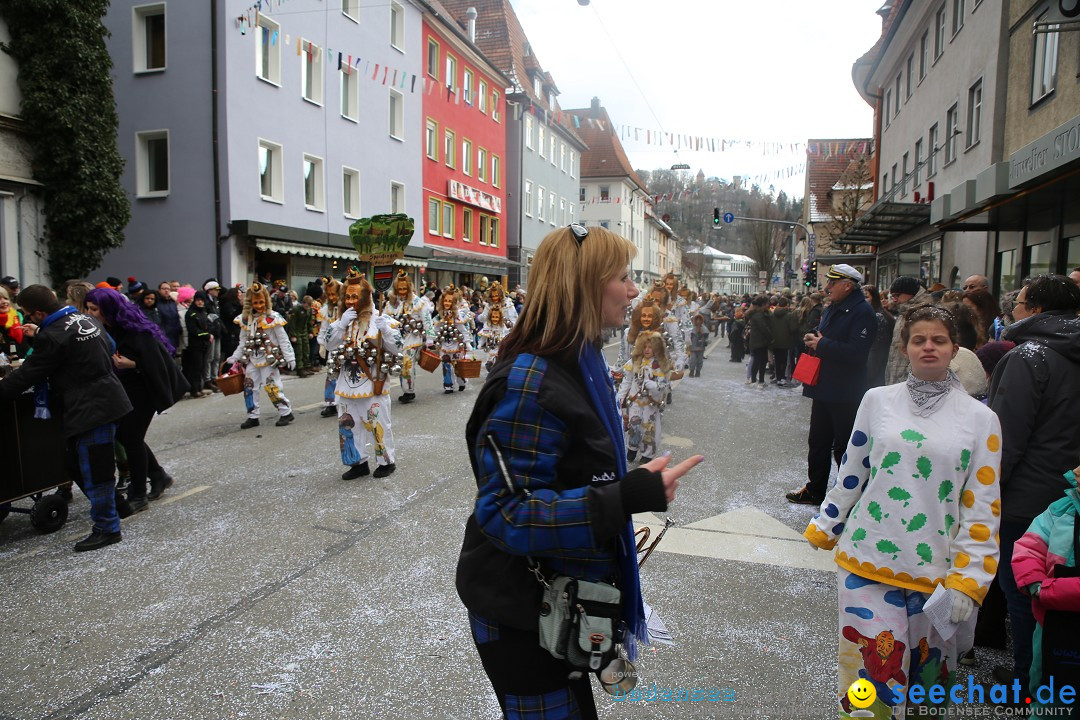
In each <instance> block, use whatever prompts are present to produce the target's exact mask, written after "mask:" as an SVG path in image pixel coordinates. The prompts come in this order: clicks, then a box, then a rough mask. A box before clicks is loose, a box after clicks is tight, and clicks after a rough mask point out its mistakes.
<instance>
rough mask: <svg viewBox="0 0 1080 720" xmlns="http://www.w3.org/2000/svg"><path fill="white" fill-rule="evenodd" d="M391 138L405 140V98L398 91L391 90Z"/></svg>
mask: <svg viewBox="0 0 1080 720" xmlns="http://www.w3.org/2000/svg"><path fill="white" fill-rule="evenodd" d="M390 137H392V138H394V139H395V140H404V139H405V96H404V95H402V94H401V93H399V92H398V91H397V90H394V89H392V88H391V90H390Z"/></svg>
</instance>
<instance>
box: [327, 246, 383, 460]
mask: <svg viewBox="0 0 1080 720" xmlns="http://www.w3.org/2000/svg"><path fill="white" fill-rule="evenodd" d="M339 294H340V299H341V303H340V306H339V309H340V316H339V317H338V319H337V321H336V322H334V323H332V324H331V325H330V328H329V336H328V337H327V343H326V348H327V352H328V353H329V355H328V363H327V364H328V366H329V367H330V368H333V370H334V372H335V373H336V375H337V382H336V384H335V387H334V395H335V396H336V397H337V414H338V443H339V447H340V448H341V462H343V463H344V464H345V465H346V466H348V468H349V469H348V470H346V471H345V473H344V474H343V475H342V476H341V479H342V480H353V479H355V478H358V477H361V476H364V475H367V474H368V473H369V472H371V469H370V468H369V466H368V457H369V455H368V449H367V446H368V443H369V442H370V443H371V444H372V448H373V450H372V452H373V454H374V456H375V464H376V465H377V467H376V468H375V472H374V474H373V477H377V478H378V477H386V476H387V475H389V474H391V473H392V472H394V470H395V469H396V466H395V464H394V432H393V430H392V429H391V424H390V388H389V383H388V382H387V381H388V380H389V378H390V376H391V375H395V374H397V373H398V372H401V366H400V365H399V359H400V358H399V356H398V354H397V351H398V348H399V347H400V342H401V340H400V335H399V334H398V332H397V330H396V328H395V326H396V325H397V321H395V320H393V319H392V318H389V317H387V316H385V315H380V314H378V313H376V312H375V303H374V294H373V292H372V288H371V285H370V284H369V283H368V281H367V280H366V279H365V278H364V277H363V276H362V275H361V274H360V272H359V270H357V268H355V267H353V268H350V269H349V275H348V277H347V278H346V279H345V284H344V285H343V286H342V288H341V291H340V293H339Z"/></svg>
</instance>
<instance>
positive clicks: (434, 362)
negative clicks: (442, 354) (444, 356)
mask: <svg viewBox="0 0 1080 720" xmlns="http://www.w3.org/2000/svg"><path fill="white" fill-rule="evenodd" d="M440 365H442V360H441V359H440V358H439V355H438V353H433V352H432V351H430V350H427V349H424V350H421V351H420V367H422V368H424V369H425V370H427V371H428V372H435V370H436V369H437V368H438V367H439V366H440Z"/></svg>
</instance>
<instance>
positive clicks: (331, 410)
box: [319, 405, 337, 417]
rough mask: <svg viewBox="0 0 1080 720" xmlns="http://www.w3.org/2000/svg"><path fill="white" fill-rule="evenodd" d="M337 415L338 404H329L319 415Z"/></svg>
mask: <svg viewBox="0 0 1080 720" xmlns="http://www.w3.org/2000/svg"><path fill="white" fill-rule="evenodd" d="M336 415H337V405H327V406H326V407H324V408H323V409H322V412H320V413H319V417H335V416H336Z"/></svg>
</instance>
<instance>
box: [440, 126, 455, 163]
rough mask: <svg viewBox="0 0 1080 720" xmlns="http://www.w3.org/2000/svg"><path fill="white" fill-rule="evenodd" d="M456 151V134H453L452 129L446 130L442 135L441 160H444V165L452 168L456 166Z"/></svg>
mask: <svg viewBox="0 0 1080 720" xmlns="http://www.w3.org/2000/svg"><path fill="white" fill-rule="evenodd" d="M456 153H457V136H456V135H454V132H453V131H452V130H446V131H445V133H444V136H443V160H445V161H446V167H450V168H452V167H456V166H457V159H456V157H455V154H456Z"/></svg>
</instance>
